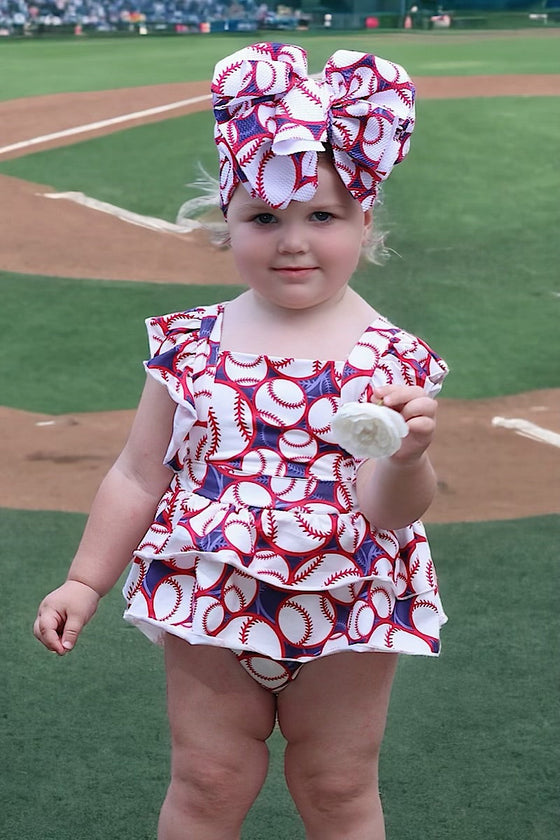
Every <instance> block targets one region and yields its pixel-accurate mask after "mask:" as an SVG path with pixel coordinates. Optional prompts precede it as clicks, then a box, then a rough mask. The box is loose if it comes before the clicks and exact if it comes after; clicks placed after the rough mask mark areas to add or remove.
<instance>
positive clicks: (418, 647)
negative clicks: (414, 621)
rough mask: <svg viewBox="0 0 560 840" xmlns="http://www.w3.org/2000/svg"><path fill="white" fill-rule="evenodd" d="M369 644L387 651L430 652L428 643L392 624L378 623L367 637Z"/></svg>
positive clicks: (424, 653)
mask: <svg viewBox="0 0 560 840" xmlns="http://www.w3.org/2000/svg"><path fill="white" fill-rule="evenodd" d="M369 644H370V645H371V646H372V647H373V648H375V649H377V650H383V651H387V652H388V653H411V654H417V653H418V654H423V655H426V654H432V655H433V651H432V650H431V648H430V646H429V644H428V643H427V642H425V641H424V640H423V639H420V638H419V637H418V636H415V635H414V633H408V632H407V631H406V630H401V628H400V627H394V626H393V625H392V624H380V625H379V626H378V627H376V628H375V630H374V631H373V633H372V634H371V636H370V638H369Z"/></svg>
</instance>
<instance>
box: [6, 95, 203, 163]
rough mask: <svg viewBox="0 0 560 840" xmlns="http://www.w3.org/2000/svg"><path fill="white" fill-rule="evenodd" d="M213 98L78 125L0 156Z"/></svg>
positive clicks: (14, 146)
mask: <svg viewBox="0 0 560 840" xmlns="http://www.w3.org/2000/svg"><path fill="white" fill-rule="evenodd" d="M210 98H211V95H210V94H209V93H207V94H204V95H203V96H193V97H192V98H191V99H181V100H179V101H177V102H170V103H169V104H168V105H157V106H155V107H154V108H146V109H145V110H144V111H133V112H131V113H130V114H120V115H119V116H118V117H110V118H108V119H106V120H98V121H97V122H92V123H87V124H86V125H77V126H74V128H65V129H64V130H62V131H55V132H53V133H52V134H43V135H41V136H40V137H31V138H30V139H29V140H21V141H19V142H18V143H11V144H10V145H9V146H2V147H0V155H5V154H7V153H8V152H16V151H18V150H19V149H27V148H29V147H30V146H38V145H40V144H41V143H49V142H50V141H51V140H61V139H63V138H64V137H74V136H75V135H77V134H87V133H88V132H90V131H97V129H99V128H107V127H108V126H112V125H118V124H119V123H125V122H132V121H134V120H141V119H144V117H151V116H153V115H154V114H164V113H166V112H167V111H173V110H176V109H177V108H184V107H186V106H187V105H196V104H197V103H198V102H206V101H207V100H209V99H210Z"/></svg>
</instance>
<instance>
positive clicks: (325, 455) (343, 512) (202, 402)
mask: <svg viewBox="0 0 560 840" xmlns="http://www.w3.org/2000/svg"><path fill="white" fill-rule="evenodd" d="M362 82H363V84H367V81H366V79H365V77H364V79H363V80H362ZM223 312H224V307H223V305H221V304H219V305H216V306H213V307H206V308H199V309H195V310H192V311H190V312H185V313H172V314H171V315H169V316H164V317H162V318H156V319H152V320H151V321H150V322H149V332H150V340H151V346H152V351H153V353H154V356H153V358H152V359H151V360H150V361H148V362H147V363H146V367H147V370H148V373H149V374H150V375H151V376H153V377H154V378H156V379H157V380H158V381H159V382H161V383H162V384H163V385H165V387H167V389H168V391H169V393H170V394H171V396H172V397H173V399H174V400H175V401H176V402H177V404H178V407H179V408H178V411H177V413H176V417H175V424H174V429H173V436H172V439H171V441H170V444H169V448H168V452H167V454H166V462H167V463H168V465H169V466H170V467H171V469H172V470H173V472H174V475H173V478H172V480H171V482H170V485H169V488H168V490H167V491H166V492H165V493H164V495H163V497H162V499H161V502H160V504H159V505H158V509H157V511H156V515H155V517H154V521H153V522H152V524H151V526H150V528H149V529H148V531H147V532H146V534H145V536H144V538H143V539H142V541H141V543H140V545H139V546H138V548H137V550H136V552H135V560H134V563H133V564H132V567H131V570H130V574H129V577H128V580H127V582H126V583H125V587H124V590H123V591H124V594H125V597H126V599H127V611H126V614H125V617H126V618H127V620H129V621H131V622H132V623H134V624H137V625H138V626H139V627H140V628H141V629H142V630H143V631H144V632H145V633H146V635H148V636H149V637H150V638H152V639H154V640H156V641H157V640H160V639H161V636H162V634H163V632H165V630H166V629H167V630H170V631H171V632H173V633H175V634H176V635H179V636H181V637H183V638H184V639H186V640H187V641H189V640H191V641H192V642H193V643H195V644H200V643H207V644H214V645H218V646H221V647H226V648H229V649H230V650H233V651H235V652H237V655H238V657H239V658H240V661H241V663H242V665H243V667H245V668H246V670H247V671H248V673H250V674H251V675H252V676H253V678H254V679H256V680H257V681H259V682H260V684H262V685H265V686H266V687H268V688H270V690H272V691H279V690H281V689H282V688H283V687H284V686H285V685H286V684H287V683H288V682H289V681H290V680H291V679H293V678H294V676H295V674H296V673H297V669H298V667H299V664H301V663H304V662H306V661H308V660H309V659H312V658H313V657H316V656H322V655H327V654H330V653H333V652H336V651H339V650H345V649H352V648H353V649H355V650H358V651H362V650H381V651H395V652H397V651H398V652H408V653H423V654H428V655H436V654H437V653H438V650H439V627H440V625H441V624H442V623H443V622H444V621H445V614H444V612H443V609H442V606H441V603H440V600H439V594H438V589H437V577H436V574H435V570H434V566H433V562H432V559H431V556H430V550H429V546H428V543H427V540H426V535H425V531H424V529H423V526H422V524H421V523H420V522H415V523H412V524H411V525H410V526H407V527H406V528H401V529H399V530H396V531H378V530H376V529H374V528H373V527H372V526H371V524H370V523H369V522H368V521H367V520H366V519H365V517H364V516H363V514H362V513H361V512H360V510H359V508H358V500H357V497H356V489H355V479H356V470H357V463H356V461H355V460H354V458H352V457H351V456H350V455H349V454H348V453H347V452H345V451H344V450H342V449H340V447H339V446H338V445H337V444H336V442H335V441H334V439H333V435H332V431H331V422H332V419H333V416H334V414H335V412H336V411H337V410H338V407H339V406H340V405H341V404H345V403H347V402H352V401H360V400H364V399H368V398H369V395H370V393H371V389H372V387H373V384H375V383H376V382H377V381H378V378H379V377H381V380H382V381H384V380H385V377H386V376H390V378H391V381H398V382H409V381H412V380H413V381H414V382H415V383H416V384H418V385H421V387H423V388H424V389H425V390H426V391H431V392H435V391H436V390H437V389H438V388H439V387H440V384H441V380H442V379H443V377H444V375H445V372H446V368H445V365H444V364H443V363H442V362H441V360H439V359H438V357H437V356H436V355H435V354H434V353H433V352H432V351H431V350H430V349H429V348H428V347H427V346H426V345H425V344H424V343H423V342H421V341H420V340H419V339H417V338H416V337H414V336H409V335H408V334H407V333H403V332H402V331H401V330H398V329H397V328H396V327H393V325H391V324H390V323H389V322H388V321H386V320H385V319H383V318H376V319H375V321H373V322H372V324H371V325H370V326H369V327H368V328H367V329H366V330H365V331H364V333H363V335H362V336H361V337H360V339H359V340H358V342H357V343H356V346H355V347H354V349H353V350H352V352H351V353H350V354H349V356H348V358H347V359H346V360H345V361H332V362H329V361H325V360H317V361H313V360H309V359H305V360H298V359H293V358H286V359H282V358H279V357H276V358H268V357H266V356H264V355H262V354H261V355H256V354H255V355H251V354H244V353H230V352H228V351H224V352H220V336H221V326H222V319H223ZM400 349H402V353H401V352H400ZM376 377H377V379H376Z"/></svg>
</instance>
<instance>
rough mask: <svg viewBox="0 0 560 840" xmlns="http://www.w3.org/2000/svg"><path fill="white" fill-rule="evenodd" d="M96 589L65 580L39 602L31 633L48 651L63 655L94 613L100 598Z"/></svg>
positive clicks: (70, 647)
mask: <svg viewBox="0 0 560 840" xmlns="http://www.w3.org/2000/svg"><path fill="white" fill-rule="evenodd" d="M100 597H101V596H100V595H99V593H98V592H96V591H95V589H92V588H91V587H90V586H87V584H85V583H80V582H79V581H77V580H67V581H66V583H63V584H62V586H60V587H59V588H58V589H55V590H54V591H53V592H50V593H49V594H48V595H47V597H46V598H45V599H44V600H43V601H41V604H40V605H39V610H38V612H37V618H36V619H35V624H34V625H33V633H34V635H35V637H36V638H37V639H39V641H40V642H41V643H42V644H43V645H45V647H46V648H48V649H49V650H52V651H54V652H55V653H58V655H59V656H63V655H64V654H65V653H67V652H68V651H69V650H72V648H73V647H74V645H75V644H76V639H77V638H78V636H79V634H80V632H81V630H82V628H83V627H84V625H85V624H87V622H88V621H89V620H90V618H92V616H93V615H94V613H95V611H96V609H97V605H98V603H99V600H100Z"/></svg>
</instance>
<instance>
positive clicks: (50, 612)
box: [33, 604, 66, 656]
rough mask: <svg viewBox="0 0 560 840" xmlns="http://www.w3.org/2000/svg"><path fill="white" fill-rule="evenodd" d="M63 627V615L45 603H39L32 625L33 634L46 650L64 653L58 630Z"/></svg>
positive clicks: (61, 654)
mask: <svg viewBox="0 0 560 840" xmlns="http://www.w3.org/2000/svg"><path fill="white" fill-rule="evenodd" d="M63 627H64V617H63V616H62V615H61V614H60V613H59V612H58V611H57V610H54V609H52V608H50V607H48V606H47V605H46V604H41V606H40V607H39V612H38V613H37V618H36V619H35V623H34V625H33V635H34V636H35V638H36V639H38V640H39V641H40V642H41V644H43V645H44V646H45V647H46V648H47V649H48V650H52V651H54V652H55V653H58V655H59V656H63V655H64V654H65V653H66V650H65V648H64V647H63V645H62V638H61V635H60V630H61V629H62V628H63Z"/></svg>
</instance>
